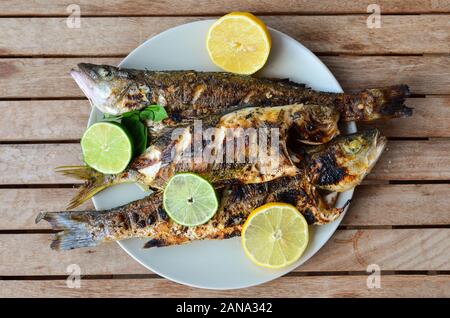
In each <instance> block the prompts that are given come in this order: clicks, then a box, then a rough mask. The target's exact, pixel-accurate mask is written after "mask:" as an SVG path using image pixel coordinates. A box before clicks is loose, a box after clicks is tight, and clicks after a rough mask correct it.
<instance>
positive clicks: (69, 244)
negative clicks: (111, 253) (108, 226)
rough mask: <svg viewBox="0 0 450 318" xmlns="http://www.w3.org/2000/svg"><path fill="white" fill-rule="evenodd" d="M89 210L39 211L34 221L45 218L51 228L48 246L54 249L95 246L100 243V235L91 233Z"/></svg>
mask: <svg viewBox="0 0 450 318" xmlns="http://www.w3.org/2000/svg"><path fill="white" fill-rule="evenodd" d="M89 216H90V211H80V212H66V211H63V212H41V213H39V215H38V216H37V217H36V221H35V222H36V223H38V222H40V221H41V220H45V221H47V222H48V223H50V225H51V226H52V229H53V230H58V231H59V232H57V233H55V234H53V237H52V239H53V240H52V243H51V245H50V247H51V248H52V249H54V250H58V251H59V250H71V249H74V248H79V247H90V246H96V245H98V244H100V243H101V239H102V236H98V235H92V233H91V231H90V227H89V222H88V221H89Z"/></svg>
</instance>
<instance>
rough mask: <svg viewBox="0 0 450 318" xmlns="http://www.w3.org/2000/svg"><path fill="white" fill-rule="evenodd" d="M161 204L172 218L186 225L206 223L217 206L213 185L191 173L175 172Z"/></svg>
mask: <svg viewBox="0 0 450 318" xmlns="http://www.w3.org/2000/svg"><path fill="white" fill-rule="evenodd" d="M163 204H164V210H166V212H167V214H168V215H169V216H170V217H171V218H172V220H174V221H175V222H177V223H178V224H181V225H186V226H196V225H200V224H203V223H206V222H207V221H208V220H210V219H211V218H212V217H213V216H214V214H215V213H216V211H217V209H218V207H219V202H218V201H217V196H216V192H215V191H214V188H213V186H212V185H211V184H210V183H209V182H208V181H206V180H205V179H203V178H202V177H200V176H198V175H196V174H193V173H180V174H176V175H175V176H173V177H172V178H171V179H170V180H169V182H168V183H167V185H166V188H165V189H164V195H163Z"/></svg>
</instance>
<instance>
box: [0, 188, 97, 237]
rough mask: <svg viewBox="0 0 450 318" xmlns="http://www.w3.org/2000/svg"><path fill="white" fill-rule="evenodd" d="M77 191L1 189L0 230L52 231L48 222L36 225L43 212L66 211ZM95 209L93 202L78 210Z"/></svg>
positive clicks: (83, 205)
mask: <svg viewBox="0 0 450 318" xmlns="http://www.w3.org/2000/svg"><path fill="white" fill-rule="evenodd" d="M76 191H77V190H76V189H72V188H54V189H39V188H38V189H33V188H31V189H0V202H1V205H0V220H1V222H0V230H26V229H28V230H29V229H50V226H49V225H48V223H47V222H40V223H38V224H35V222H34V220H35V219H36V216H37V215H38V213H39V212H41V211H64V210H65V209H66V206H67V203H68V202H69V201H70V199H71V198H72V197H73V196H74V195H75V193H76ZM88 209H91V210H92V209H94V205H93V204H92V201H91V200H88V201H86V202H85V203H84V204H82V205H81V206H80V207H79V208H78V210H88Z"/></svg>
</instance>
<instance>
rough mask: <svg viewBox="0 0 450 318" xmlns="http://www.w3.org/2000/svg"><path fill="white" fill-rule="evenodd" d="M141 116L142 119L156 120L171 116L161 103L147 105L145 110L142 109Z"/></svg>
mask: <svg viewBox="0 0 450 318" xmlns="http://www.w3.org/2000/svg"><path fill="white" fill-rule="evenodd" d="M140 116H141V119H142V120H153V121H156V122H157V121H161V120H163V119H166V118H167V117H169V116H168V115H167V112H166V110H165V109H164V107H162V106H161V105H150V106H147V107H145V108H144V110H142V111H141V114H140Z"/></svg>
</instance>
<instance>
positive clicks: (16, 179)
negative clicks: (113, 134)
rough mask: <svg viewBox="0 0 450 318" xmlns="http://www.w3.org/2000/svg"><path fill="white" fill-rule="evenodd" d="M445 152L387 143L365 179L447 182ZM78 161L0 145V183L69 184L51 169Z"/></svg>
mask: <svg viewBox="0 0 450 318" xmlns="http://www.w3.org/2000/svg"><path fill="white" fill-rule="evenodd" d="M448 149H450V141H449V140H429V141H427V140H418V141H415V140H414V141H410V140H408V141H390V142H389V143H388V146H387V148H386V151H385V152H384V153H383V155H382V157H381V159H380V160H379V162H378V163H377V165H376V166H375V168H374V169H373V171H372V172H371V173H370V174H369V175H368V176H367V180H449V179H450V161H449V160H448ZM80 158H81V150H80V146H79V144H18V145H17V144H16V145H15V144H4V145H0V184H52V183H69V184H72V183H74V182H75V181H76V180H74V179H71V178H68V177H64V176H62V175H60V174H57V173H55V172H54V171H53V168H55V167H58V166H63V165H79V164H80V163H81V160H80Z"/></svg>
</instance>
